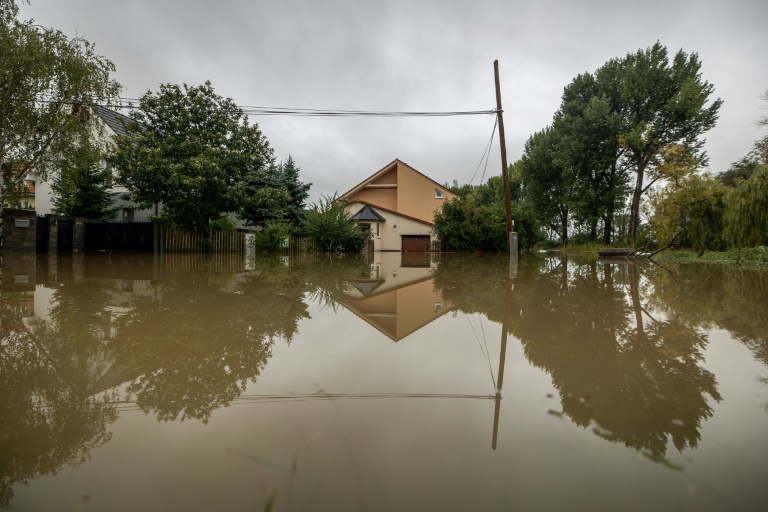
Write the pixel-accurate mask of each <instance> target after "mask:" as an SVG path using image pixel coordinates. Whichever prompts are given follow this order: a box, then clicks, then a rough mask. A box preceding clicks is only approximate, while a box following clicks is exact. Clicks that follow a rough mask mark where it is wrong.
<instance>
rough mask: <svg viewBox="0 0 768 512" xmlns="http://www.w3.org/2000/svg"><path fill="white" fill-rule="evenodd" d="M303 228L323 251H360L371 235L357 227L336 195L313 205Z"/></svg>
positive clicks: (324, 198) (323, 198)
mask: <svg viewBox="0 0 768 512" xmlns="http://www.w3.org/2000/svg"><path fill="white" fill-rule="evenodd" d="M302 230H303V232H304V234H305V235H306V236H307V237H308V238H309V239H310V240H312V241H313V242H314V243H315V244H316V245H317V246H318V247H319V248H320V250H322V251H323V252H360V251H361V250H363V247H365V244H366V242H367V241H368V237H369V236H370V235H369V233H367V232H363V231H360V230H359V229H358V228H357V226H356V225H355V222H354V221H353V220H352V217H351V215H350V214H349V213H348V212H347V210H345V209H344V205H343V204H342V203H341V202H340V201H337V198H336V196H335V195H334V196H332V197H328V196H323V197H321V198H320V201H318V202H317V203H316V204H314V205H312V209H310V210H309V211H308V212H307V215H306V217H305V218H304V225H303V227H302Z"/></svg>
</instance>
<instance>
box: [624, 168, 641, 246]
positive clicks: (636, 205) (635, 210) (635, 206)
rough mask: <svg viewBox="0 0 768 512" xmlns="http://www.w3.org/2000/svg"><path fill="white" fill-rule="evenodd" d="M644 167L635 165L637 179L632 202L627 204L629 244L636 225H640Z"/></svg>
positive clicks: (632, 238) (633, 240)
mask: <svg viewBox="0 0 768 512" xmlns="http://www.w3.org/2000/svg"><path fill="white" fill-rule="evenodd" d="M644 175H645V167H644V166H638V167H637V179H636V180H635V191H634V192H633V193H632V203H631V204H630V206H629V227H628V228H627V242H629V244H630V245H632V244H634V243H635V236H636V235H637V227H638V226H639V225H640V196H641V195H642V194H643V176H644Z"/></svg>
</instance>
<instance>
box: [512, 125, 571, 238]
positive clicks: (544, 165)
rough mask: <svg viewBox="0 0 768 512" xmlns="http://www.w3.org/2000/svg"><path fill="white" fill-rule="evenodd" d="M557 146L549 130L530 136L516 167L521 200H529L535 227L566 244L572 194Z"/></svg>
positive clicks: (557, 143) (555, 136)
mask: <svg viewBox="0 0 768 512" xmlns="http://www.w3.org/2000/svg"><path fill="white" fill-rule="evenodd" d="M559 144H560V136H559V134H558V133H557V132H556V131H555V129H553V128H552V127H549V126H548V127H547V128H545V129H544V130H542V131H540V132H536V133H534V134H533V135H532V136H531V137H530V138H529V139H528V140H527V141H526V143H525V152H524V153H523V157H522V158H521V159H520V164H519V165H520V172H521V175H522V180H523V183H524V184H525V197H526V198H528V199H529V200H530V203H531V205H532V208H533V211H534V213H535V214H536V217H537V218H538V219H539V223H540V224H541V225H542V226H545V227H547V228H549V229H550V230H551V231H553V232H555V233H557V235H558V236H559V237H560V239H561V240H562V241H563V243H567V242H568V223H569V219H570V216H569V214H570V210H569V198H570V194H571V193H572V192H574V191H573V189H572V188H571V186H570V183H569V181H568V176H567V175H566V173H565V172H564V168H563V164H562V160H561V159H560V158H559V157H558V154H559V152H560V146H559Z"/></svg>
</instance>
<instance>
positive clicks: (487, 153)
mask: <svg viewBox="0 0 768 512" xmlns="http://www.w3.org/2000/svg"><path fill="white" fill-rule="evenodd" d="M498 124H499V118H498V117H497V118H496V121H495V122H494V123H493V130H492V131H491V138H490V139H488V144H487V145H486V146H485V150H484V151H483V156H481V157H480V163H478V164H477V169H475V174H473V175H472V179H471V180H469V184H470V185H472V182H473V181H475V176H477V171H479V170H480V166H481V165H483V160H485V168H484V169H483V176H482V178H480V184H481V185H482V184H483V178H485V170H486V169H488V160H489V159H490V157H491V146H492V145H493V136H494V135H495V134H496V126H498Z"/></svg>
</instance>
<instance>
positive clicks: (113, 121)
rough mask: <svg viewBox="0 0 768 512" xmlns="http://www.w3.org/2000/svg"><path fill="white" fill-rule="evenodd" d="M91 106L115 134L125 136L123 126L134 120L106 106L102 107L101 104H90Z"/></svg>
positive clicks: (126, 133)
mask: <svg viewBox="0 0 768 512" xmlns="http://www.w3.org/2000/svg"><path fill="white" fill-rule="evenodd" d="M91 108H92V109H93V111H94V113H95V114H96V115H97V116H99V117H100V118H101V119H102V120H103V121H104V122H105V123H106V124H107V126H109V128H110V129H111V130H112V131H113V132H115V134H116V135H118V136H120V137H127V136H128V132H127V131H126V130H125V127H126V126H127V125H129V124H132V123H135V122H136V121H134V120H133V119H131V118H130V117H128V116H124V115H123V114H121V113H119V112H115V111H114V110H110V109H108V108H107V107H102V106H101V105H91Z"/></svg>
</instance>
